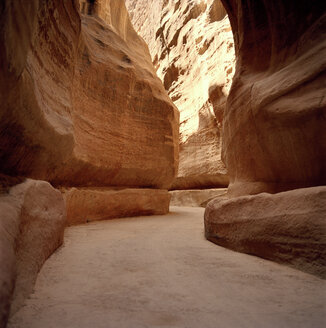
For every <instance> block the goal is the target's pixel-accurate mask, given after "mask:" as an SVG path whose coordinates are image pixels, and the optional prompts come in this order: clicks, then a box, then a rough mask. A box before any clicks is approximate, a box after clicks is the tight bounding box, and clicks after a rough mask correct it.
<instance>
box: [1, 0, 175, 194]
mask: <svg viewBox="0 0 326 328" xmlns="http://www.w3.org/2000/svg"><path fill="white" fill-rule="evenodd" d="M101 4H102V6H100V7H99V9H98V10H99V11H98V16H99V17H98V16H97V15H94V16H88V15H82V18H81V17H80V15H79V8H78V7H79V6H78V2H77V1H52V0H50V1H43V2H39V1H31V2H30V4H29V5H28V6H27V8H25V5H24V4H22V3H21V2H19V1H18V2H17V1H10V0H7V1H6V5H5V6H4V8H2V9H1V12H0V13H1V29H0V31H1V32H0V41H1V45H0V59H1V61H0V63H1V64H0V65H1V67H0V68H1V72H2V74H1V77H0V99H1V101H2V107H1V111H0V115H1V116H0V122H1V123H0V131H1V133H0V171H1V172H3V173H5V174H7V175H11V176H17V175H22V176H29V177H33V178H37V179H42V180H47V181H50V182H52V183H53V184H55V185H65V186H77V185H81V186H86V185H95V186H137V187H151V188H167V187H168V186H169V185H170V184H171V182H172V180H173V179H174V176H175V173H176V170H177V162H178V111H177V109H176V107H175V106H174V105H173V103H172V102H171V100H170V99H169V97H168V96H167V93H166V91H165V90H164V87H163V85H162V83H161V81H160V80H159V79H158V78H157V76H156V75H155V71H154V68H153V65H152V63H151V58H150V55H149V53H148V49H147V47H146V44H145V43H144V41H143V40H142V39H141V38H139V37H138V35H137V34H136V32H135V31H134V30H133V28H132V25H131V23H130V21H129V18H128V13H127V11H126V9H125V6H124V3H123V1H122V0H120V1H109V0H106V1H104V0H103V1H102V2H101Z"/></svg>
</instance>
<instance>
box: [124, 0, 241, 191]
mask: <svg viewBox="0 0 326 328" xmlns="http://www.w3.org/2000/svg"><path fill="white" fill-rule="evenodd" d="M126 5H127V8H128V10H129V12H130V15H131V20H132V23H133V25H134V27H135V29H136V31H137V32H138V33H139V34H140V35H141V36H142V37H143V38H144V40H145V41H146V42H147V44H148V46H149V50H150V52H151V55H152V59H153V62H154V65H155V67H156V69H157V74H158V76H159V77H160V78H161V80H162V81H163V83H164V86H165V88H166V90H168V93H169V96H170V97H171V99H172V100H173V102H174V103H175V105H176V106H177V107H178V109H179V111H180V164H179V171H178V175H177V179H176V180H175V181H174V183H173V186H172V188H173V189H190V188H206V187H214V186H227V185H228V177H227V172H226V169H225V166H224V164H223V163H222V161H221V129H222V120H223V115H224V108H225V102H226V97H227V95H228V92H229V88H230V86H231V82H232V76H233V73H234V69H233V67H234V60H235V57H234V50H233V37H232V32H231V27H230V23H229V20H228V18H227V16H226V12H225V10H224V8H223V6H222V3H221V2H220V0H207V1H199V0H196V1H188V0H178V1H175V0H169V1H163V0H158V1H157V0H150V1H148V0H137V1H136V0H126Z"/></svg>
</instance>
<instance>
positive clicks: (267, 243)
mask: <svg viewBox="0 0 326 328" xmlns="http://www.w3.org/2000/svg"><path fill="white" fill-rule="evenodd" d="M325 218H326V187H311V188H302V189H295V190H291V191H286V192H281V193H277V194H274V195H273V194H267V193H261V194H259V195H248V196H241V197H235V198H232V199H226V198H224V199H223V198H216V199H214V200H212V201H211V202H209V203H208V205H207V207H206V211H205V233H206V238H207V239H208V240H211V241H213V242H214V243H217V244H218V245H221V246H224V247H228V248H231V249H234V250H237V251H240V252H244V253H248V254H252V255H257V256H260V257H263V258H265V259H269V260H273V261H276V262H279V263H282V264H287V265H290V266H293V267H295V268H298V269H300V270H303V271H306V272H308V273H312V274H315V275H317V276H320V277H322V278H324V279H325V278H326V219H325Z"/></svg>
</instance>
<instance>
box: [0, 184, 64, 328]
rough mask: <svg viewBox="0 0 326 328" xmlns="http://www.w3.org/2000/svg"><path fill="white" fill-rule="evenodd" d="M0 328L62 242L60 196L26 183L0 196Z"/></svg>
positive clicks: (61, 203) (18, 305) (46, 186)
mask: <svg viewBox="0 0 326 328" xmlns="http://www.w3.org/2000/svg"><path fill="white" fill-rule="evenodd" d="M0 215H1V219H0V268H1V270H0V327H4V326H5V323H6V321H7V318H8V315H9V309H10V302H11V300H12V299H13V301H14V302H13V304H12V306H11V312H12V313H14V312H15V311H16V310H17V309H18V308H19V307H20V306H21V305H22V304H23V301H24V299H25V298H26V297H27V296H28V295H29V294H30V292H31V291H32V288H33V286H34V283H35V280H36V276H37V273H38V271H39V270H40V268H41V267H42V265H43V263H44V262H45V260H46V259H47V258H48V257H49V256H50V255H51V254H52V253H53V252H54V251H55V250H56V248H57V247H59V246H60V245H61V243H62V241H63V230H64V227H65V224H66V211H65V206H64V201H63V197H62V195H61V193H60V192H59V191H58V190H56V189H54V188H53V187H52V186H51V185H50V184H49V183H47V182H44V181H34V180H27V181H25V182H23V183H21V184H18V185H16V186H13V187H10V188H9V189H7V190H2V193H1V194H0Z"/></svg>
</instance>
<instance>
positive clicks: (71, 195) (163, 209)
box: [64, 188, 171, 225]
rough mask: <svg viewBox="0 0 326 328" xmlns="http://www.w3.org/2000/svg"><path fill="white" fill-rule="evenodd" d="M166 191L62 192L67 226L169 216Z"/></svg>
mask: <svg viewBox="0 0 326 328" xmlns="http://www.w3.org/2000/svg"><path fill="white" fill-rule="evenodd" d="M170 197H171V196H170V195H169V193H168V191H167V190H157V189H156V190H155V189H144V188H142V189H136V188H133V189H121V190H110V189H107V188H102V189H99V188H98V189H96V188H83V189H81V188H72V189H69V190H65V191H64V198H65V202H66V206H67V222H68V225H73V224H81V223H87V222H91V221H95V220H107V219H112V218H117V217H119V218H121V217H128V216H140V215H161V214H167V213H168V212H169V204H170Z"/></svg>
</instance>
